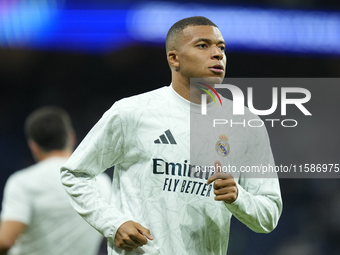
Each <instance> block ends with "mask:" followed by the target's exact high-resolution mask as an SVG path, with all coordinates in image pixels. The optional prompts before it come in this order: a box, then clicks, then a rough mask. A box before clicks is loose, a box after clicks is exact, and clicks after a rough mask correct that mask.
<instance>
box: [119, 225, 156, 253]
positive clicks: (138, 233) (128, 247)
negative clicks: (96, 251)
mask: <svg viewBox="0 0 340 255" xmlns="http://www.w3.org/2000/svg"><path fill="white" fill-rule="evenodd" d="M145 237H147V238H148V239H149V240H153V237H152V235H151V233H150V230H149V229H147V228H144V227H143V226H142V225H141V224H139V223H137V222H134V221H127V222H125V223H123V224H122V225H121V226H120V227H119V228H118V230H117V233H116V237H115V243H116V245H117V247H118V248H120V249H123V250H125V251H132V250H133V249H137V248H138V247H140V246H143V245H144V244H146V243H147V242H148V241H147V239H146V238H145Z"/></svg>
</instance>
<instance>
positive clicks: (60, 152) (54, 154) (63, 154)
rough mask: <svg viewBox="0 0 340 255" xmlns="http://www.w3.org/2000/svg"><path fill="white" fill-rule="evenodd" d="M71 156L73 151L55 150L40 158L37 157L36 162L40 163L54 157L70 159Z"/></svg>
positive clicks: (41, 155)
mask: <svg viewBox="0 0 340 255" xmlns="http://www.w3.org/2000/svg"><path fill="white" fill-rule="evenodd" d="M71 154H72V151H71V150H54V151H49V152H44V153H40V154H39V156H37V157H36V160H37V161H38V162H39V161H43V160H45V159H48V158H52V157H59V158H69V157H70V156H71Z"/></svg>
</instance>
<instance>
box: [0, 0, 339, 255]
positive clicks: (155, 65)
mask: <svg viewBox="0 0 340 255" xmlns="http://www.w3.org/2000/svg"><path fill="white" fill-rule="evenodd" d="M194 15H202V16H206V17H208V18H210V19H211V20H212V21H213V22H215V23H216V24H217V25H218V26H219V27H220V30H221V32H222V34H223V36H224V38H225V40H226V43H227V45H226V48H227V50H226V53H227V57H228V66H227V77H240V78H245V77H254V78H255V77H278V78H285V77H322V78H330V77H340V2H339V1H332V0H275V1H274V0H258V1H256V2H255V1H250V0H241V1H236V0H231V1H218V0H211V1H209V3H207V2H206V1H203V0H198V1H191V2H190V1H187V2H182V1H162V2H160V1H154V2H150V1H149V2H148V1H145V2H144V1H131V0H127V1H124V3H122V2H120V1H113V0H110V1H109V0H97V1H86V0H85V1H84V0H82V1H80V0H67V1H66V0H64V1H62V0H48V1H47V0H34V1H33V0H31V1H24V0H0V105H1V107H0V118H1V119H0V120H1V121H0V168H1V175H0V197H1V198H2V191H3V187H4V184H5V182H6V180H7V178H8V176H9V175H10V174H11V173H13V172H14V171H16V170H18V169H21V168H23V167H26V166H28V165H30V164H32V163H33V159H32V157H31V155H30V153H29V149H28V147H27V145H26V140H25V137H24V134H23V124H24V120H25V118H26V116H27V115H28V114H29V113H30V112H31V111H33V110H34V109H36V108H37V107H40V106H43V105H51V104H54V105H59V106H62V107H64V108H65V109H66V110H68V111H69V112H70V114H71V117H72V119H73V122H74V126H75V129H76V132H77V136H78V141H81V140H82V139H83V137H84V136H85V135H86V133H87V132H88V131H89V130H90V128H91V127H92V126H93V125H94V124H95V123H96V121H97V120H98V119H99V118H100V117H101V115H102V114H103V113H104V111H105V110H107V109H108V108H109V107H110V106H111V105H112V104H113V103H114V102H115V101H116V100H118V99H120V98H122V97H126V96H130V95H134V94H139V93H142V92H146V91H149V90H152V89H155V88H158V87H161V86H165V85H168V84H169V83H170V81H171V79H170V78H171V76H170V70H169V68H168V65H167V62H166V57H165V49H164V48H165V47H164V46H165V40H164V39H165V35H166V32H167V30H168V29H169V28H170V26H171V25H172V24H173V23H174V22H176V21H177V20H179V19H181V18H184V17H188V16H194ZM320 91H321V92H320V93H319V94H314V95H313V94H312V100H313V99H318V98H319V100H316V101H314V102H315V103H314V104H315V106H316V107H317V106H322V104H323V103H325V101H327V100H328V101H332V102H337V101H338V95H339V92H340V87H332V88H325V90H322V89H321V90H320ZM322 92H323V93H322ZM321 99H322V100H321ZM311 103H312V102H311ZM339 107H340V106H339V104H334V105H333V107H332V108H331V112H330V113H328V115H325V119H324V122H323V125H311V126H310V128H308V129H306V130H304V135H305V139H303V140H299V136H300V135H301V133H296V134H295V135H291V137H289V136H287V135H285V134H284V133H282V132H283V131H282V130H281V131H280V132H278V131H275V130H274V129H272V130H268V131H269V135H270V137H271V140H272V149H273V152H274V156H275V160H276V162H277V163H278V164H280V163H285V162H288V163H289V162H290V160H291V158H288V157H287V155H297V156H298V155H303V158H304V159H305V163H312V162H308V160H310V161H312V159H314V158H315V157H318V158H320V159H323V160H324V162H317V163H340V162H339V157H338V156H337V155H338V153H339V152H340V150H339V147H340V146H339V135H338V133H337V127H338V126H339V124H340V123H339V117H338V116H337V115H338V110H339ZM326 128H327V129H326ZM287 140H288V141H287ZM288 151H289V154H287V152H288ZM337 160H338V161H337ZM280 183H281V189H282V196H283V201H284V210H283V214H282V217H281V220H280V222H279V226H278V227H277V229H276V230H275V231H274V232H272V233H271V234H269V235H264V234H256V233H253V232H251V231H250V230H249V229H247V228H246V227H245V226H243V225H242V224H240V223H239V222H238V221H237V220H235V219H234V220H233V221H232V230H231V237H230V241H229V252H228V255H291V254H294V255H295V254H297V255H321V254H322V255H323V254H329V255H333V254H334V255H335V254H340V242H339V240H340V238H339V236H340V180H339V179H280ZM101 254H106V253H105V248H103V251H102V252H101Z"/></svg>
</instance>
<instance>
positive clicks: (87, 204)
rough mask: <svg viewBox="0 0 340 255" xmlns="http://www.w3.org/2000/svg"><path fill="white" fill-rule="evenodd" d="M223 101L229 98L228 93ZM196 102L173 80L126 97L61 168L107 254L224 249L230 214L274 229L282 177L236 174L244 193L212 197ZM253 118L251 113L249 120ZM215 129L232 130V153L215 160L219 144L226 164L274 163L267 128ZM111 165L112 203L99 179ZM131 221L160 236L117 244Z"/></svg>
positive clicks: (257, 227)
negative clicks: (196, 133)
mask: <svg viewBox="0 0 340 255" xmlns="http://www.w3.org/2000/svg"><path fill="white" fill-rule="evenodd" d="M223 104H231V102H230V101H229V100H227V99H223ZM196 108H197V109H196V110H195V107H192V109H190V102H189V101H187V100H185V99H183V98H182V97H181V96H179V95H178V94H177V93H176V92H175V91H174V90H173V88H172V86H169V87H163V88H160V89H157V90H154V91H151V92H148V93H145V94H141V95H138V96H133V97H130V98H126V99H122V100H120V101H118V102H116V103H115V104H114V105H113V106H112V107H111V109H109V110H108V111H107V112H106V113H105V114H104V115H103V117H102V118H101V119H100V120H99V122H98V123H97V124H96V125H95V126H94V127H93V128H92V130H91V131H90V132H89V133H88V135H87V136H86V137H85V139H84V140H83V141H82V142H81V144H80V145H79V147H78V148H77V149H76V150H75V152H74V153H73V155H72V156H71V157H70V159H69V160H68V162H67V163H66V164H65V165H64V166H63V168H62V171H61V178H62V183H63V184H64V187H65V189H66V191H67V193H68V194H69V195H70V197H71V198H72V204H73V206H74V208H75V209H76V211H78V212H79V213H80V214H81V215H82V216H83V217H84V218H85V219H86V220H87V221H88V222H89V223H90V224H91V225H92V226H93V227H94V228H96V229H97V230H98V231H100V232H101V233H103V235H104V236H105V237H107V238H108V254H109V255H112V254H148V255H150V254H155V255H156V254H157V255H160V254H163V255H165V254H166V255H173V254H176V255H177V254H180V255H202V254H204V255H205V254H214V255H216V254H220V255H225V254H226V252H227V247H228V239H229V228H230V218H231V216H232V214H233V215H234V216H235V217H236V218H238V219H239V220H240V221H242V222H243V223H244V224H246V225H247V226H248V227H249V228H251V229H252V230H254V231H256V232H270V231H271V230H272V229H274V228H275V226H276V225H277V222H278V219H279V217H280V214H281V210H282V201H281V195H280V188H279V182H278V179H277V178H258V179H254V178H243V177H242V175H237V176H235V180H236V181H237V183H238V184H237V185H238V190H239V193H238V198H237V200H236V201H235V202H234V203H232V204H226V203H224V202H220V201H215V200H214V193H213V188H212V184H210V185H206V184H205V183H206V178H205V176H203V177H202V175H199V174H194V172H193V170H192V168H190V164H195V162H190V111H191V113H192V114H198V112H199V110H200V109H199V106H197V107H196ZM225 114H227V115H228V114H229V115H230V114H231V113H225ZM217 115H218V114H217ZM255 117H256V116H255V115H253V114H251V113H250V112H249V111H247V112H246V116H245V118H250V119H254V118H255ZM256 118H258V117H256ZM216 132H217V131H216ZM217 134H226V135H227V136H228V138H229V144H230V154H229V155H228V156H227V157H223V158H217V157H218V154H217V152H216V151H215V149H213V150H211V152H208V153H210V154H211V153H213V155H214V157H215V158H216V159H219V160H220V161H221V163H222V165H223V164H228V163H231V164H234V165H237V166H238V167H240V166H241V165H253V164H272V165H273V164H274V161H273V157H272V152H271V149H270V144H269V139H268V135H267V133H266V130H265V128H258V129H244V128H243V129H242V128H235V129H230V128H228V127H221V130H220V132H219V131H218V132H217ZM212 135H214V136H215V134H212ZM218 139H219V138H218V137H216V139H215V140H214V144H213V148H215V143H216V142H217V141H218ZM197 151H198V152H197V153H199V152H200V150H197ZM195 153H196V152H194V155H196V156H195V159H197V158H199V155H198V154H197V153H196V154H195ZM202 156H204V155H202ZM209 157H210V156H209ZM199 163H202V162H199ZM210 164H213V162H211V163H210ZM111 166H115V170H114V177H113V184H112V187H113V189H112V196H111V204H107V203H106V202H105V201H104V200H103V199H100V195H99V192H98V190H97V188H96V186H95V185H93V180H94V178H95V177H96V176H97V175H98V174H100V173H101V172H103V171H105V169H107V168H109V167H111ZM189 169H191V170H189ZM129 220H132V221H135V222H138V223H140V224H141V225H142V226H144V227H146V228H148V229H149V230H150V231H151V234H152V235H153V237H154V240H153V241H148V243H147V244H146V245H144V246H142V247H140V248H138V249H135V250H134V251H132V252H126V251H124V250H122V249H119V248H117V247H116V245H115V243H114V238H115V235H116V231H117V229H118V228H119V227H120V226H121V225H122V224H123V223H124V222H126V221H129Z"/></svg>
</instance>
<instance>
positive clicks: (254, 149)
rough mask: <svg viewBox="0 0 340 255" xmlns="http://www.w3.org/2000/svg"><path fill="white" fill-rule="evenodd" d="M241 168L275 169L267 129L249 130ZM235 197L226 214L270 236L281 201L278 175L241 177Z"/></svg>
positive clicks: (243, 175) (244, 174)
mask: <svg viewBox="0 0 340 255" xmlns="http://www.w3.org/2000/svg"><path fill="white" fill-rule="evenodd" d="M248 141H249V142H248V148H247V151H246V155H245V160H244V167H246V166H248V167H249V168H248V169H251V168H253V169H261V167H263V166H269V165H270V166H275V163H274V159H273V155H272V151H271V147H270V142H269V137H268V134H267V131H266V128H265V127H264V126H263V127H262V128H250V132H249V138H248ZM237 187H238V197H237V199H236V200H235V202H234V203H232V204H227V203H225V205H226V207H227V208H228V209H229V211H230V212H231V213H232V214H233V215H234V216H235V217H236V218H237V219H238V220H240V221H241V222H242V223H244V224H245V225H246V226H248V227H249V228H250V229H252V230H253V231H255V232H258V233H269V232H271V231H272V230H273V229H274V228H275V227H276V226H277V223H278V220H279V218H280V215H281V212H282V199H281V192H280V185H279V180H278V178H277V174H276V173H275V172H274V173H267V174H262V172H257V173H243V174H241V175H240V178H239V180H238V184H237Z"/></svg>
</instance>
